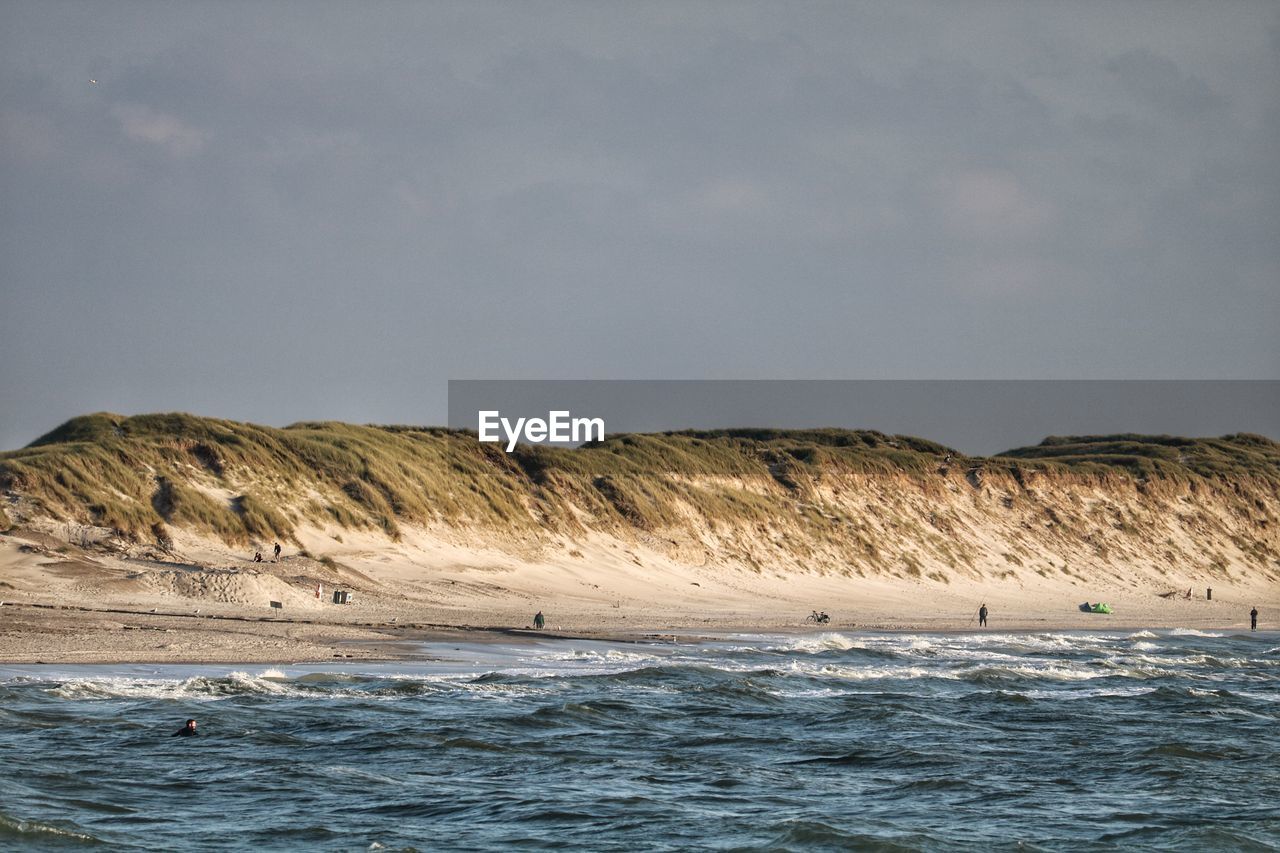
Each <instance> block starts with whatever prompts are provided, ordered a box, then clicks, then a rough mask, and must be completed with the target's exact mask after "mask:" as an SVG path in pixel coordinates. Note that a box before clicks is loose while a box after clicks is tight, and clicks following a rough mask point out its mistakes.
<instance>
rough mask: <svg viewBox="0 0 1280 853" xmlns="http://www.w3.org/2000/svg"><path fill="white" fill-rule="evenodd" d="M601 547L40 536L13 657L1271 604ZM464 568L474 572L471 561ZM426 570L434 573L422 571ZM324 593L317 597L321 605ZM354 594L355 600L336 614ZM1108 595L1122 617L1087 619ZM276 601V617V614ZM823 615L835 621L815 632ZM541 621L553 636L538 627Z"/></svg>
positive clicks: (1238, 608)
mask: <svg viewBox="0 0 1280 853" xmlns="http://www.w3.org/2000/svg"><path fill="white" fill-rule="evenodd" d="M610 544H612V543H600V553H598V554H596V555H594V557H595V565H596V566H597V567H598V569H597V570H596V571H590V572H589V571H584V570H583V568H582V566H581V563H582V562H583V561H582V560H579V559H577V558H573V560H572V563H573V565H566V564H565V563H564V562H563V561H562V562H560V563H556V562H547V561H537V560H527V561H525V562H523V563H522V562H520V561H517V560H514V559H513V558H512V556H511V555H510V554H502V553H498V552H491V553H484V552H483V551H476V552H472V553H470V554H464V553H462V552H461V551H457V550H453V549H449V548H446V547H444V546H442V545H441V546H438V547H436V548H435V549H434V550H432V549H430V548H428V547H427V546H426V543H424V542H417V543H416V544H415V545H414V546H412V547H411V548H410V547H406V546H402V547H401V548H399V549H397V550H395V551H393V552H392V553H390V554H389V553H387V549H385V548H384V549H381V550H370V551H368V552H367V553H364V554H358V553H354V552H353V553H352V554H350V555H349V556H348V557H346V558H345V561H344V562H343V563H341V564H338V563H330V564H325V563H321V562H319V561H316V560H312V559H309V558H306V557H302V556H299V555H297V554H288V553H286V554H285V555H283V557H282V559H281V561H280V562H278V563H270V562H266V563H254V562H252V561H251V560H250V559H247V558H245V557H243V556H237V555H234V554H232V553H230V552H224V553H217V552H215V551H211V550H205V552H204V553H203V554H202V559H199V560H191V561H189V562H185V563H184V562H177V561H174V560H148V559H143V558H139V557H122V556H119V555H113V554H108V553H102V552H98V551H95V550H93V549H85V548H77V547H74V546H69V545H67V544H65V543H62V542H60V541H59V540H57V539H56V538H53V537H51V536H49V535H47V534H41V533H39V532H37V531H26V532H24V531H13V532H11V533H10V534H8V535H5V536H0V578H3V581H0V600H3V602H4V604H3V606H2V607H0V662H6V663H40V662H43V663H141V662H155V663H162V662H169V663H177V662H191V663H196V662H204V663H214V662H218V663H251V662H252V663H262V662H303V661H326V660H333V659H335V658H339V659H347V658H351V659H362V660H376V659H382V660H393V659H412V658H416V657H421V656H422V655H423V652H422V650H421V649H422V647H421V644H422V643H424V642H449V641H455V640H456V641H460V642H461V641H467V642H475V641H483V640H485V639H493V640H502V641H505V642H520V641H521V639H522V638H530V637H543V638H547V637H555V636H562V637H573V638H595V639H609V640H615V641H617V640H624V641H625V640H635V641H644V642H652V641H669V640H670V639H672V638H673V637H677V636H678V637H679V638H681V639H682V640H685V641H693V640H696V638H697V637H699V636H703V635H705V636H721V635H725V634H735V633H748V634H749V633H760V632H771V633H785V632H813V631H828V630H829V631H930V632H935V631H968V630H977V625H976V610H977V608H978V606H979V605H980V604H982V603H985V604H987V606H988V608H989V611H990V624H989V626H988V629H987V630H991V631H997V630H998V631H1060V630H1072V631H1075V630H1130V629H1140V628H1188V629H1197V630H1210V629H1214V630H1247V629H1248V612H1249V609H1250V608H1251V607H1254V606H1257V607H1259V609H1260V610H1261V611H1263V623H1264V624H1263V627H1264V628H1265V627H1266V618H1267V616H1266V613H1267V612H1268V610H1269V608H1270V609H1274V608H1275V606H1276V595H1275V590H1274V589H1273V588H1271V587H1269V586H1267V585H1266V584H1257V585H1247V584H1240V583H1235V584H1220V585H1218V586H1216V587H1214V590H1213V599H1212V600H1206V599H1205V593H1206V589H1205V588H1204V587H1202V586H1197V587H1195V588H1194V589H1193V590H1192V591H1193V597H1192V599H1191V600H1186V599H1185V598H1183V597H1182V595H1184V594H1185V592H1186V590H1187V584H1186V583H1183V582H1181V581H1180V582H1179V587H1180V591H1179V592H1175V588H1174V584H1173V583H1171V582H1168V581H1165V580H1164V579H1160V578H1152V577H1149V576H1147V575H1146V574H1144V573H1140V572H1135V574H1134V575H1133V576H1132V578H1131V579H1130V581H1129V582H1127V583H1123V582H1119V581H1117V580H1112V581H1110V582H1107V581H1103V580H1098V581H1095V582H1093V583H1089V584H1088V585H1086V584H1085V582H1083V581H1078V580H1077V581H1065V582H1064V581H1062V580H1055V581H1050V580H1048V579H1044V578H1039V577H1036V578H1035V579H1034V580H1026V581H1009V580H1004V581H1001V580H988V581H985V582H984V581H981V580H968V579H956V580H953V581H951V582H950V583H945V584H943V583H935V582H932V581H928V580H907V579H903V578H865V577H845V576H839V575H835V574H828V575H825V576H824V575H818V574H807V575H804V574H801V575H798V574H781V573H779V574H777V575H767V574H757V573H754V572H750V571H744V570H741V569H733V568H727V567H708V568H703V569H698V570H693V569H689V568H688V567H683V566H679V565H675V564H671V563H666V564H664V563H663V561H662V560H661V559H660V558H659V557H658V555H653V554H641V555H637V558H638V559H640V561H641V562H642V563H644V569H643V570H641V569H640V568H639V567H638V566H636V565H635V563H634V562H632V559H631V558H630V557H629V556H625V555H624V556H623V557H622V558H621V559H620V558H619V557H617V556H616V555H612V552H613V551H614V550H615V549H613V548H611V547H609V545H610ZM464 558H465V562H464ZM424 563H430V564H429V565H424ZM317 585H319V586H320V587H321V594H322V597H321V598H317V597H316V595H315V592H316V587H317ZM333 589H342V590H346V591H349V593H350V594H351V596H352V603H350V604H346V605H341V604H334V603H333V602H332V597H331V591H332V590H333ZM1086 600H1087V601H1106V602H1108V603H1110V604H1111V605H1112V607H1113V608H1114V609H1115V613H1113V614H1111V615H1101V614H1093V613H1084V612H1081V611H1080V609H1079V605H1080V604H1081V603H1082V602H1084V601H1086ZM271 601H278V602H280V603H281V604H282V605H283V606H282V607H281V608H279V609H276V608H272V607H271V606H270V602H271ZM812 610H821V611H825V612H827V613H828V614H829V615H830V622H828V623H825V624H815V623H814V622H812V621H806V616H807V614H809V613H810V611H812ZM538 611H542V612H543V613H544V614H545V617H546V620H547V621H546V627H545V629H544V630H543V631H541V632H534V631H532V630H531V628H532V621H533V615H534V613H535V612H538Z"/></svg>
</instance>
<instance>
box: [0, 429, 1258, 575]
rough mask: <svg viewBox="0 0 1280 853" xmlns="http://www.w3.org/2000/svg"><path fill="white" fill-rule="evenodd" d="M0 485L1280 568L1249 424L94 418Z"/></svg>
mask: <svg viewBox="0 0 1280 853" xmlns="http://www.w3.org/2000/svg"><path fill="white" fill-rule="evenodd" d="M948 458H949V460H950V461H948ZM0 493H3V494H4V496H5V497H6V498H7V519H6V518H0V527H2V526H7V524H8V523H19V522H24V523H29V522H31V521H32V520H35V519H46V520H55V521H69V522H76V523H81V524H90V525H94V526H97V527H103V528H111V529H112V530H114V531H116V533H117V535H118V536H120V537H121V538H123V539H124V540H126V541H129V542H136V543H154V544H157V545H160V546H162V547H165V546H167V544H168V543H169V541H170V536H171V534H172V531H173V530H174V529H181V530H183V531H186V532H191V533H197V534H200V535H204V536H208V537H212V538H215V539H218V540H221V541H222V542H224V543H227V544H230V545H244V544H249V543H257V542H265V541H270V540H272V539H281V540H289V539H295V538H296V534H297V533H298V531H299V530H300V529H308V530H316V529H321V530H326V531H329V532H330V533H331V534H332V535H333V537H334V538H335V539H337V538H340V536H341V531H343V530H363V531H368V532H373V533H375V534H377V535H382V536H385V537H387V538H388V539H389V540H397V539H399V538H400V537H401V536H402V534H403V532H404V531H405V529H406V528H410V527H411V528H424V529H437V528H442V527H443V528H449V529H452V530H457V531H463V532H465V533H466V534H468V535H474V536H483V535H487V534H494V535H497V536H500V537H502V538H503V539H504V541H520V542H524V543H528V542H540V541H541V542H545V541H548V539H549V538H550V537H559V538H561V539H565V540H570V541H572V540H575V539H579V538H582V537H584V536H586V535H590V534H595V533H602V534H606V535H610V536H614V537H622V538H626V539H631V540H635V541H640V542H642V543H644V544H646V545H648V546H649V547H652V548H655V549H657V550H661V551H665V552H667V553H668V554H670V555H672V556H673V557H675V558H677V559H680V560H684V561H688V562H693V563H696V562H697V561H699V560H703V561H705V560H708V559H712V560H732V561H735V562H737V563H739V564H741V565H744V566H747V567H750V568H754V569H756V570H757V571H758V570H760V568H761V567H762V566H784V567H789V568H798V569H802V570H816V571H823V570H824V569H823V568H822V567H823V566H829V565H839V566H842V567H844V568H843V569H842V570H843V571H846V572H857V573H864V572H867V571H871V572H880V573H884V572H889V573H896V574H903V575H904V576H916V577H922V576H928V577H931V578H933V579H935V580H939V581H946V580H947V579H948V578H949V577H951V576H953V575H954V574H955V573H959V574H970V575H973V574H988V575H989V574H992V573H995V574H1002V573H1003V574H1013V575H1014V576H1017V575H1018V574H1019V573H1022V572H1028V571H1035V572H1038V573H1040V574H1042V575H1044V574H1046V573H1050V572H1051V573H1066V574H1071V572H1072V571H1073V568H1072V565H1073V564H1075V565H1077V566H1078V565H1079V564H1080V561H1082V560H1084V561H1092V562H1098V561H1101V562H1105V563H1113V564H1116V565H1120V564H1123V563H1124V561H1126V560H1128V561H1134V560H1136V561H1140V562H1145V563H1148V564H1151V565H1158V564H1160V563H1162V562H1181V563H1188V564H1194V565H1196V566H1198V567H1200V568H1201V569H1204V570H1206V571H1210V572H1228V573H1229V572H1231V571H1258V572H1263V573H1266V574H1267V575H1268V576H1275V577H1277V578H1280V540H1278V539H1277V535H1278V533H1280V444H1277V443H1276V442H1273V441H1271V440H1269V439H1267V438H1264V437H1261V436H1256V435H1247V434H1237V435H1229V436H1223V437H1221V438H1199V439H1188V438H1176V437H1171V436H1140V435H1112V436H1085V437H1051V438H1047V439H1045V440H1044V441H1043V442H1042V443H1040V444H1039V445H1036V446H1034V447H1024V448H1017V449H1013V450H1009V451H1006V452H1005V453H1002V454H998V455H996V456H992V457H985V458H980V457H966V456H963V455H962V454H959V453H956V452H955V451H952V450H950V449H949V448H946V447H944V446H942V445H939V444H936V443H933V442H930V441H926V440H923V439H918V438H911V437H907V436H891V435H885V434H882V433H879V432H874V431H864V430H859V431H848V430H833V429H816V430H768V429H740V430H715V431H684V432H672V433H660V434H643V435H631V434H624V435H615V436H610V437H608V438H606V440H604V441H602V442H597V443H593V444H590V445H586V446H584V447H581V448H575V449H567V448H553V447H537V446H521V447H519V448H518V449H517V450H516V452H514V453H511V454H508V453H505V452H504V451H503V450H502V449H501V448H500V447H499V446H497V445H494V444H480V443H479V442H478V441H476V439H475V436H474V434H471V433H466V432H460V431H453V430H448V429H443V428H417V427H404V426H356V425H351V424H345V423H337V422H314V423H299V424H294V425H292V426H289V427H286V428H283V429H277V428H272V427H264V426H257V425H253V424H247V423H238V422H235V421H227V420H218V419H212V418H202V417H195V416H192V415H187V414H156V415H140V416H136V417H123V416H119V415H113V414H107V413H100V414H93V415H86V416H83V417H78V418H74V419H72V420H70V421H68V422H67V423H65V424H63V425H62V426H60V427H58V428H57V429H55V430H53V431H52V432H50V433H48V434H47V435H45V436H42V437H41V438H39V439H38V440H36V441H35V442H33V443H32V444H31V445H30V446H28V447H26V448H23V449H21V450H17V451H12V452H7V453H0Z"/></svg>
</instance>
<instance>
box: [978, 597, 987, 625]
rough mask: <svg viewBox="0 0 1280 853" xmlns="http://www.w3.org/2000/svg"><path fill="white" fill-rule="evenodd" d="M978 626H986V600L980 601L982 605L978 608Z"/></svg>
mask: <svg viewBox="0 0 1280 853" xmlns="http://www.w3.org/2000/svg"><path fill="white" fill-rule="evenodd" d="M978 627H979V628H985V627H987V604H986V602H983V603H982V606H981V607H979V608H978Z"/></svg>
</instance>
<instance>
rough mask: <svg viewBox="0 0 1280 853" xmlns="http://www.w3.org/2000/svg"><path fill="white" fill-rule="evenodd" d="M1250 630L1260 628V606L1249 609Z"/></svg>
mask: <svg viewBox="0 0 1280 853" xmlns="http://www.w3.org/2000/svg"><path fill="white" fill-rule="evenodd" d="M1249 630H1250V631H1256V630H1258V608H1256V607H1255V608H1253V609H1252V610H1250V611H1249Z"/></svg>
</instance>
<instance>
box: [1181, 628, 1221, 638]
mask: <svg viewBox="0 0 1280 853" xmlns="http://www.w3.org/2000/svg"><path fill="white" fill-rule="evenodd" d="M1169 634H1170V635H1171V636H1174V637H1222V636H1224V635H1223V634H1219V633H1217V632H1214V631H1197V630H1196V629H1195V628H1174V629H1172V630H1171V631H1169Z"/></svg>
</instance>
